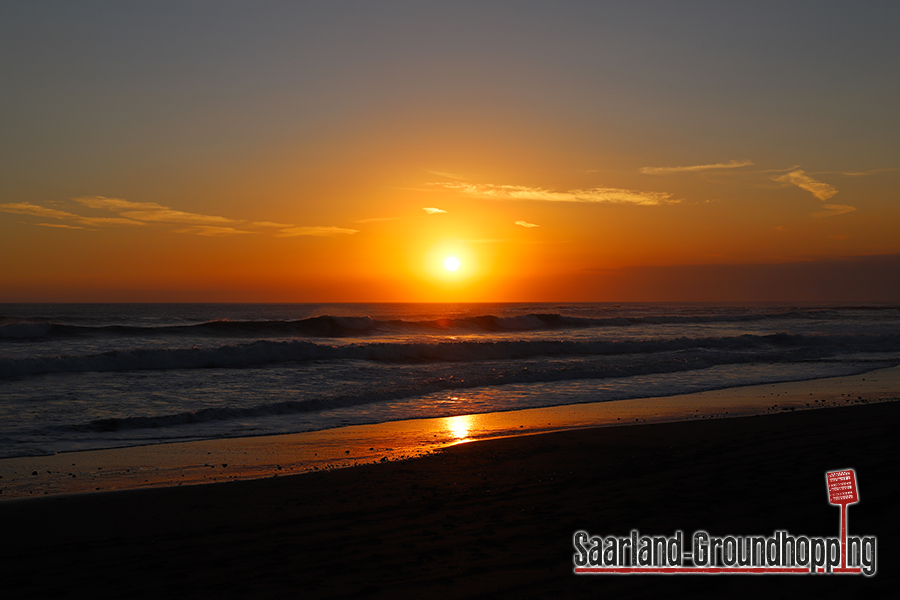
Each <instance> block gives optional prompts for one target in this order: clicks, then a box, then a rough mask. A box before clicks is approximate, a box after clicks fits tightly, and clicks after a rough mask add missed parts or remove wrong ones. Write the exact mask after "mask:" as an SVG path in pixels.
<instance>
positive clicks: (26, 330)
mask: <svg viewBox="0 0 900 600" xmlns="http://www.w3.org/2000/svg"><path fill="white" fill-rule="evenodd" d="M827 312H828V311H826V310H823V309H815V310H789V311H782V312H774V313H767V312H755V313H747V314H733V313H732V314H705V315H644V316H610V317H573V316H567V315H563V314H560V313H529V314H524V315H518V316H509V317H498V316H494V315H483V316H476V317H462V318H445V319H435V320H428V321H405V320H400V319H394V320H390V319H373V318H371V317H337V316H331V315H322V316H317V317H311V318H307V319H299V320H294V321H284V320H261V321H228V320H215V321H207V322H204V323H195V324H190V325H161V326H151V327H147V326H139V325H93V326H90V325H73V324H68V323H57V322H51V321H27V320H11V319H0V340H19V341H22V340H43V339H47V338H57V337H85V336H114V337H129V336H141V337H158V336H172V335H175V336H205V337H245V338H249V337H257V338H259V337H268V338H272V337H312V338H344V337H366V336H372V335H380V334H403V333H410V334H422V333H425V334H427V333H434V334H440V333H447V334H453V333H502V332H523V331H538V330H553V329H556V330H558V329H585V328H596V327H628V326H639V325H667V324H674V325H678V324H704V323H708V324H714V323H746V322H754V321H770V320H785V319H809V318H817V319H821V318H823V316H827Z"/></svg>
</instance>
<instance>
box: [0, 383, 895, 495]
mask: <svg viewBox="0 0 900 600" xmlns="http://www.w3.org/2000/svg"><path fill="white" fill-rule="evenodd" d="M897 399H900V367H893V368H887V369H879V370H875V371H869V372H867V373H864V374H861V375H853V376H840V377H832V378H824V379H813V380H804V381H794V382H785V383H774V384H771V383H770V384H759V385H752V386H742V387H735V388H723V389H718V390H711V391H707V392H695V393H691V394H683V395H676V396H664V397H655V398H641V399H633V400H621V401H612V402H598V403H587V404H573V405H564V406H555V407H546V408H534V409H523V410H517V411H505V412H496V413H481V414H473V415H460V416H455V417H443V418H428V419H415V420H406V421H391V422H387V423H379V424H373V425H354V426H347V427H341V428H336V429H328V430H322V431H314V432H307V433H295V434H284V435H274V436H256V437H246V438H226V439H215V440H205V441H203V440H201V441H191V442H174V443H166V444H151V445H146V446H131V447H124V448H112V449H102V450H83V451H72V452H64V453H59V454H55V455H49V456H47V455H42V456H30V457H16V458H5V459H0V504H3V503H4V501H10V500H14V499H21V498H33V497H40V496H45V495H58V494H81V493H94V492H105V491H113V490H124V489H136V488H153V487H172V486H183V485H196V484H207V483H220V482H225V481H235V480H253V479H264V478H270V477H278V476H284V475H291V474H298V473H310V472H316V471H323V470H325V471H327V470H333V469H338V468H346V467H355V466H360V465H365V464H371V463H376V462H391V461H398V460H405V459H409V458H416V457H421V456H426V455H429V454H432V453H434V452H438V451H440V450H442V449H445V448H448V447H451V446H454V445H458V444H462V443H468V442H472V441H484V440H489V439H496V438H504V437H515V436H522V435H532V434H541V433H547V432H552V431H564V430H574V429H584V428H596V427H602V428H605V427H616V426H626V425H635V424H637V425H643V424H650V423H665V422H682V421H693V420H709V419H722V418H730V417H740V416H750V415H762V414H771V413H777V412H786V411H806V410H812V409H820V408H827V407H834V406H846V405H853V404H859V403H872V402H885V401H891V400H897Z"/></svg>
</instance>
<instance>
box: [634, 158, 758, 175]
mask: <svg viewBox="0 0 900 600" xmlns="http://www.w3.org/2000/svg"><path fill="white" fill-rule="evenodd" d="M752 164H753V161H752V160H732V161H730V162H727V163H716V164H714V165H693V166H690V167H642V168H641V173H644V174H646V175H668V174H669V173H693V172H696V171H709V170H711V169H737V168H740V167H749V166H751V165H752Z"/></svg>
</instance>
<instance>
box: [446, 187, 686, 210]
mask: <svg viewBox="0 0 900 600" xmlns="http://www.w3.org/2000/svg"><path fill="white" fill-rule="evenodd" d="M430 185H434V186H440V187H444V188H446V189H450V190H456V191H459V192H461V193H463V194H466V195H469V196H475V197H477V198H486V199H492V200H534V201H538V202H581V203H611V204H642V205H656V204H667V203H672V202H677V201H676V200H671V198H672V194H667V193H665V192H641V191H635V190H623V189H618V188H593V189H590V190H569V191H567V192H554V191H550V190H545V189H543V188H536V187H526V186H521V185H492V184H477V183H463V182H454V183H432V184H430Z"/></svg>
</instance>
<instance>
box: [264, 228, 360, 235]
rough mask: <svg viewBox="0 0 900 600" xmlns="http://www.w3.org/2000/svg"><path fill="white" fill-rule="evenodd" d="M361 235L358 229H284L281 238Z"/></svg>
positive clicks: (280, 233)
mask: <svg viewBox="0 0 900 600" xmlns="http://www.w3.org/2000/svg"><path fill="white" fill-rule="evenodd" d="M354 233H359V230H357V229H345V228H343V227H288V228H287V229H282V230H281V231H280V232H279V233H278V236H279V237H299V236H302V235H310V236H315V237H328V236H333V235H352V234H354Z"/></svg>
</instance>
